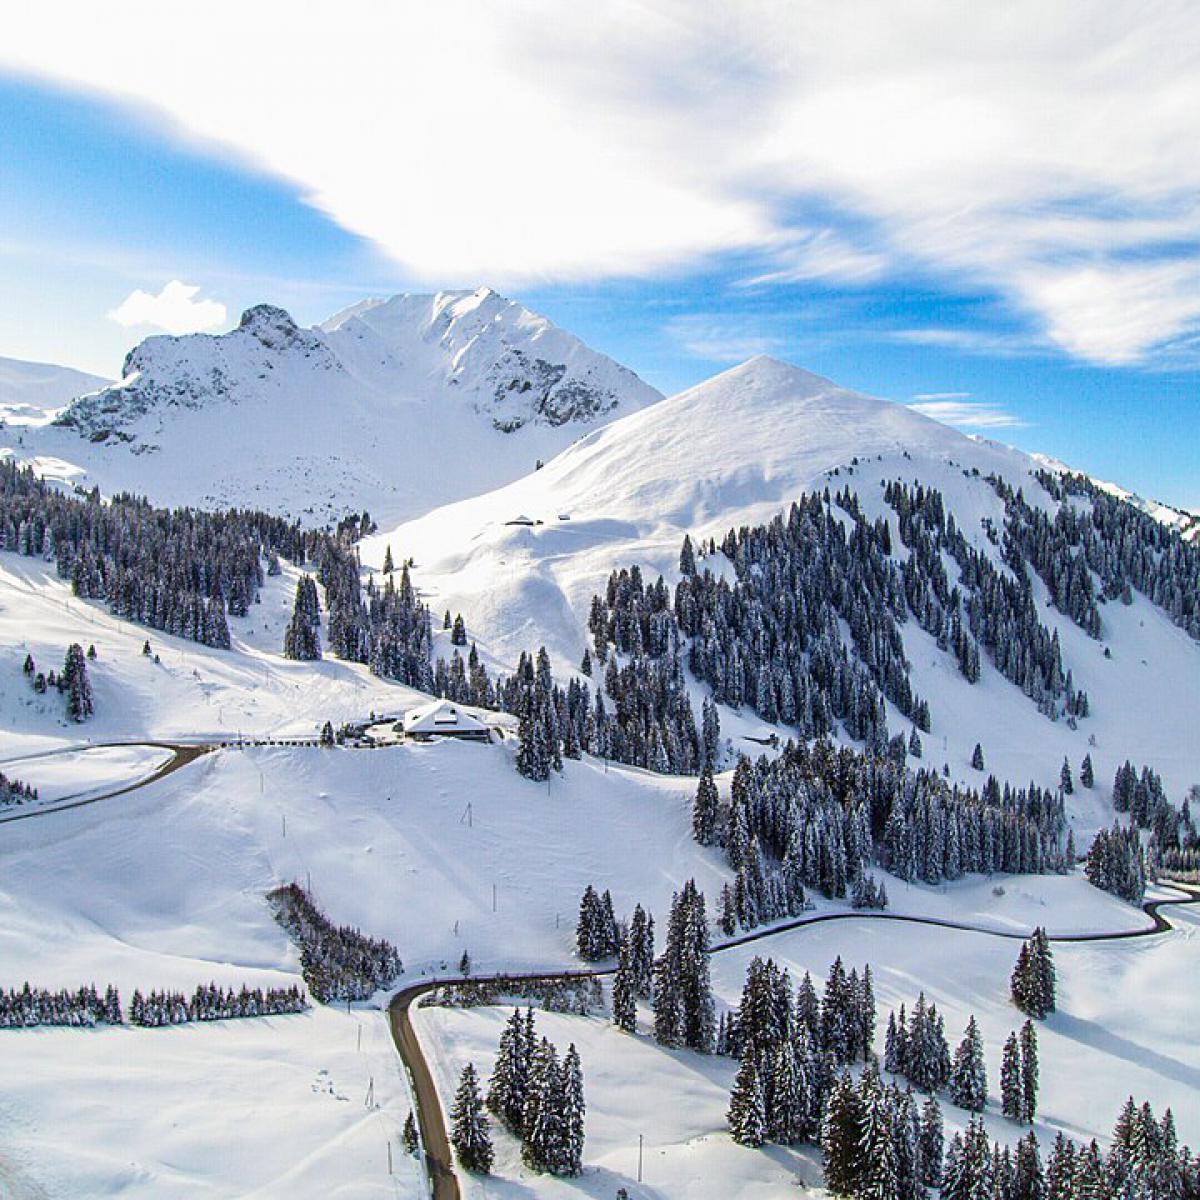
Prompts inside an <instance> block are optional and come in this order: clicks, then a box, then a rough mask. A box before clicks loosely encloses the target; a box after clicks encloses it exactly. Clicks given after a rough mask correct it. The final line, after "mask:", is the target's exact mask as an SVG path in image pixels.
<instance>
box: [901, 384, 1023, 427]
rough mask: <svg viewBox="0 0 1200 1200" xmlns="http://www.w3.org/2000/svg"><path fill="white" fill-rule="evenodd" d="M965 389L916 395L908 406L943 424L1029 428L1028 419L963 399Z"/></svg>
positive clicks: (992, 405)
mask: <svg viewBox="0 0 1200 1200" xmlns="http://www.w3.org/2000/svg"><path fill="white" fill-rule="evenodd" d="M967 394H968V393H965V392H946V393H940V394H939V393H936V392H934V393H931V394H930V396H928V397H924V398H923V397H920V396H918V397H917V398H916V402H915V403H913V404H910V405H909V406H908V407H909V408H911V409H912V410H913V411H914V412H919V413H920V414H921V415H922V416H925V417H932V418H933V419H934V420H935V421H941V423H942V424H943V425H960V426H962V427H964V428H966V429H1025V428H1027V426H1028V422H1026V421H1023V420H1021V418H1020V417H1017V416H1015V415H1014V414H1012V413H1010V412H1008V411H1006V410H1005V409H1003V408H1000V407H999V406H998V405H995V404H987V403H984V402H982V401H973V400H965V399H959V398H958V397H960V396H965V395H967Z"/></svg>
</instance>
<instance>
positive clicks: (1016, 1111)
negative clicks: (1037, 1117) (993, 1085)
mask: <svg viewBox="0 0 1200 1200" xmlns="http://www.w3.org/2000/svg"><path fill="white" fill-rule="evenodd" d="M1000 1107H1001V1110H1002V1111H1003V1113H1004V1115H1005V1116H1006V1117H1007V1118H1008V1119H1009V1120H1010V1121H1022V1120H1024V1113H1025V1090H1024V1079H1023V1077H1022V1074H1021V1051H1020V1049H1019V1047H1018V1045H1017V1035H1016V1034H1015V1033H1010V1034H1009V1035H1008V1039H1007V1040H1006V1041H1005V1043H1004V1053H1003V1056H1002V1057H1001V1060H1000Z"/></svg>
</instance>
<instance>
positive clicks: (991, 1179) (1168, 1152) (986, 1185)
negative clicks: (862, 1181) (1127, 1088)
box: [845, 1097, 1200, 1200]
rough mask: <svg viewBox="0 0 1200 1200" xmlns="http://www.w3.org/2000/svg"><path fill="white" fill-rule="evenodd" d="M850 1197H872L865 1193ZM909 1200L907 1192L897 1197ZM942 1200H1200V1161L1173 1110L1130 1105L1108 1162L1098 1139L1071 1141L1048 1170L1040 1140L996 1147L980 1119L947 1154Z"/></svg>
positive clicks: (1062, 1142) (1062, 1144)
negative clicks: (1182, 1141) (1181, 1137)
mask: <svg viewBox="0 0 1200 1200" xmlns="http://www.w3.org/2000/svg"><path fill="white" fill-rule="evenodd" d="M845 1194H847V1195H859V1196H864V1197H865V1193H863V1192H861V1191H860V1192H847V1193H845ZM890 1194H892V1195H896V1196H902V1195H904V1194H905V1193H903V1192H893V1193H890ZM941 1196H942V1200H995V1198H996V1197H1004V1198H1005V1200H1195V1198H1196V1197H1197V1196H1200V1161H1198V1160H1197V1159H1196V1157H1195V1156H1193V1155H1192V1154H1191V1153H1190V1151H1189V1150H1188V1149H1187V1147H1184V1148H1183V1149H1180V1148H1179V1145H1178V1140H1177V1137H1176V1133H1175V1120H1174V1117H1173V1116H1172V1114H1171V1111H1170V1109H1168V1110H1167V1111H1166V1112H1165V1113H1164V1114H1163V1118H1162V1120H1161V1121H1158V1120H1156V1119H1155V1116H1154V1111H1153V1109H1152V1108H1151V1107H1150V1105H1149V1104H1142V1105H1141V1106H1140V1107H1139V1106H1138V1105H1136V1104H1135V1103H1134V1101H1133V1099H1132V1097H1131V1098H1130V1099H1129V1100H1127V1101H1126V1102H1125V1105H1124V1107H1123V1108H1122V1110H1121V1113H1120V1116H1119V1117H1118V1119H1117V1123H1116V1127H1115V1128H1114V1130H1113V1141H1112V1146H1111V1147H1110V1149H1109V1151H1108V1153H1107V1154H1104V1153H1103V1152H1102V1151H1101V1150H1100V1147H1099V1146H1098V1145H1097V1143H1096V1141H1095V1139H1093V1140H1092V1141H1091V1142H1090V1143H1088V1144H1087V1145H1086V1146H1084V1145H1081V1144H1079V1143H1077V1142H1075V1141H1074V1140H1073V1139H1071V1138H1069V1137H1067V1136H1066V1135H1065V1134H1063V1133H1059V1134H1058V1136H1057V1137H1056V1138H1055V1141H1054V1145H1053V1147H1052V1148H1051V1151H1050V1154H1049V1156H1048V1157H1047V1160H1046V1162H1045V1165H1044V1166H1043V1163H1042V1158H1041V1152H1040V1147H1039V1145H1038V1140H1037V1137H1036V1135H1035V1134H1034V1133H1033V1132H1032V1131H1030V1132H1029V1133H1027V1134H1026V1135H1025V1136H1024V1137H1023V1138H1021V1139H1020V1141H1019V1142H1018V1143H1017V1146H1016V1152H1015V1153H1014V1152H1013V1150H1012V1149H1011V1148H1010V1147H1008V1146H1000V1145H999V1144H995V1145H991V1144H989V1142H988V1136H987V1131H986V1129H985V1128H984V1125H983V1121H982V1120H981V1119H980V1118H978V1117H975V1118H972V1120H971V1121H970V1122H969V1123H968V1125H967V1128H966V1132H965V1133H961V1134H960V1133H955V1135H954V1136H953V1138H951V1140H950V1144H949V1146H948V1147H947V1148H946V1154H945V1162H944V1165H943V1168H942V1178H941Z"/></svg>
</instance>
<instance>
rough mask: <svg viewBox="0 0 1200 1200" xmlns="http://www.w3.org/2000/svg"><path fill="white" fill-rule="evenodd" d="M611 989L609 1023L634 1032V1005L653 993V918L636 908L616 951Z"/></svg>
mask: <svg viewBox="0 0 1200 1200" xmlns="http://www.w3.org/2000/svg"><path fill="white" fill-rule="evenodd" d="M617 954H618V958H617V970H616V973H615V974H614V976H613V985H612V1017H613V1023H614V1024H615V1025H616V1026H617V1028H619V1029H623V1030H624V1031H625V1032H626V1033H632V1032H633V1031H634V1030H635V1029H636V1028H637V1002H638V1000H639V999H642V1000H648V999H649V998H650V996H651V994H652V993H653V990H654V918H653V917H652V916H649V915H648V914H647V913H646V911H645V910H644V909H643V908H642V906H641V905H640V904H639V905H638V906H637V907H636V908H635V909H634V910H633V919H632V920H631V921H630V923H629V928H628V929H626V930H624V931H623V936H622V938H621V944H620V946H619V948H618V951H617Z"/></svg>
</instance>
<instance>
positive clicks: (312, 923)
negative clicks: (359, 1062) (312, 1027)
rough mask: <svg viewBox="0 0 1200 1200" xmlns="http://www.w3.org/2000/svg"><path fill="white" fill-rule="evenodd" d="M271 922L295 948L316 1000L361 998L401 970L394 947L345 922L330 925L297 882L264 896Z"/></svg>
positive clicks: (371, 992) (388, 984)
mask: <svg viewBox="0 0 1200 1200" xmlns="http://www.w3.org/2000/svg"><path fill="white" fill-rule="evenodd" d="M269 900H270V902H271V907H272V911H273V912H274V914H275V919H276V921H278V922H279V924H280V925H281V926H282V927H283V928H284V929H285V930H286V931H287V933H288V935H289V936H290V937H291V938H292V940H293V941H294V942H295V943H296V944H297V946H299V948H300V972H301V974H302V975H303V976H304V982H305V983H306V984H308V990H309V991H310V992H311V993H312V996H313V998H314V999H315V1000H318V1001H319V1002H320V1003H322V1004H329V1003H331V1002H332V1001H335V1000H366V999H368V998H369V997H371V996H372V995H374V994H375V992H377V991H378V990H379V989H380V988H385V987H390V986H391V985H392V984H393V983H395V981H396V979H397V978H398V977H399V976H400V974H401V973H402V972H403V970H404V966H403V964H402V963H401V961H400V955H399V953H398V952H397V950H396V947H395V946H393V945H392V944H391V942H389V941H386V940H385V939H384V938H373V937H368V936H366V935H365V934H364V933H362V932H361V931H360V930H358V929H356V928H354V927H353V926H350V925H334V924H333V922H332V921H330V920H329V918H328V917H326V916H325V914H324V913H323V912H321V910H320V909H319V908H317V906H316V904H314V903H313V900H312V897H311V896H310V895H309V894H308V893H307V892H306V891H305V890H304V888H302V887H301V886H300V885H299V884H298V883H288V884H285V885H284V886H283V887H280V888H277V889H276V890H275V891H273V892H271V894H270V896H269Z"/></svg>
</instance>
